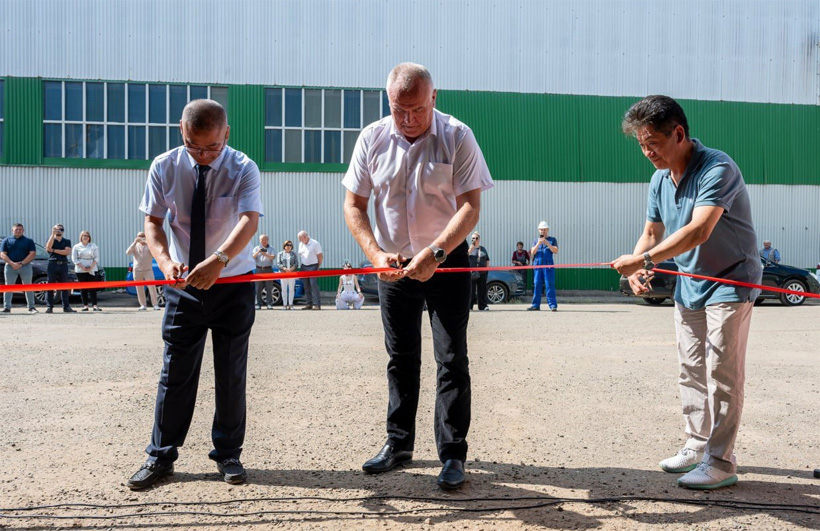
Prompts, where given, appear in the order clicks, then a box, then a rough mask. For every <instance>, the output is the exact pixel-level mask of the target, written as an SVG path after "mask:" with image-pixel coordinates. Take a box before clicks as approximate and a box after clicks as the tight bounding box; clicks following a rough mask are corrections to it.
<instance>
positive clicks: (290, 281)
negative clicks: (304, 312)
mask: <svg viewBox="0 0 820 531" xmlns="http://www.w3.org/2000/svg"><path fill="white" fill-rule="evenodd" d="M276 266H277V267H278V268H279V271H281V272H282V273H292V272H293V271H296V270H297V269H298V268H299V259H298V258H297V257H296V253H295V252H294V251H293V242H292V241H290V240H288V241H286V242H285V243H284V245H282V250H281V251H279V253H277V255H276ZM279 285H280V286H281V287H282V305H283V306H284V307H285V309H286V310H292V309H293V295H294V292H295V291H296V279H295V278H283V279H281V280H280V281H279Z"/></svg>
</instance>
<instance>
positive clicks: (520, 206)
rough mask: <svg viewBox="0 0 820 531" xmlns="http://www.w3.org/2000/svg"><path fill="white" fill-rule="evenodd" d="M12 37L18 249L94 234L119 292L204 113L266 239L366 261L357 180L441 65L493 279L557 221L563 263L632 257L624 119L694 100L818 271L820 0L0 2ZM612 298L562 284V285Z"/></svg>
mask: <svg viewBox="0 0 820 531" xmlns="http://www.w3.org/2000/svg"><path fill="white" fill-rule="evenodd" d="M0 26H2V33H0V43H1V44H0V189H2V191H3V192H2V198H1V199H0V232H3V231H5V230H8V228H10V227H11V224H12V223H13V222H17V221H20V222H22V223H24V224H25V226H26V234H27V235H28V236H29V237H32V238H34V239H35V241H37V242H39V243H44V242H45V240H46V239H47V237H48V234H49V231H50V227H51V226H52V225H53V224H54V223H56V222H61V223H63V224H64V225H65V226H66V230H67V236H68V237H69V238H70V239H71V240H72V241H75V240H76V239H77V235H78V234H79V232H80V231H81V230H89V231H90V232H91V234H92V235H93V239H94V241H95V242H96V243H97V244H98V245H99V247H100V250H101V253H102V265H103V266H105V268H106V272H107V276H108V278H109V279H117V278H124V276H125V269H126V266H127V264H128V258H127V257H126V255H125V253H124V251H125V249H126V247H127V246H128V244H129V243H130V242H131V241H132V240H133V238H134V235H135V234H136V232H137V231H138V230H139V229H140V228H141V227H142V214H141V213H140V212H139V211H138V209H137V207H138V204H139V202H140V199H141V197H142V194H143V190H144V185H145V180H146V176H147V169H148V167H149V165H150V163H151V159H152V158H153V157H154V156H156V155H158V154H160V153H162V152H164V151H166V150H167V149H170V148H173V147H175V146H177V145H179V144H180V143H181V141H180V136H179V132H178V127H177V125H178V121H179V116H180V113H181V110H182V108H183V106H184V105H185V103H186V102H187V101H189V100H190V99H193V98H199V97H210V98H213V99H216V100H217V101H220V102H222V103H223V105H225V106H226V108H227V111H228V119H229V123H230V126H231V136H230V141H229V144H230V145H231V146H233V147H234V148H236V149H239V150H241V151H244V152H245V153H247V154H248V155H249V156H250V157H251V158H252V159H254V160H255V161H256V162H257V164H258V165H259V167H260V170H261V171H262V193H263V200H264V205H265V210H266V212H265V216H264V218H263V219H262V220H261V222H260V232H264V233H267V234H269V235H270V236H271V241H272V242H273V243H274V244H275V245H277V244H278V245H281V242H282V241H284V240H286V239H291V240H295V239H296V233H297V232H298V231H299V230H300V229H304V230H306V231H308V232H309V233H310V235H311V236H312V237H314V238H316V239H317V240H318V241H320V242H321V244H322V246H323V248H324V250H325V266H326V267H334V268H335V267H339V266H340V265H341V263H342V261H343V260H344V259H350V260H352V261H354V263H355V262H358V261H359V260H361V259H363V258H364V257H363V254H362V252H361V251H360V250H359V248H358V246H357V245H356V243H355V241H354V240H353V238H352V237H351V236H350V235H349V233H348V230H347V228H346V226H345V223H344V219H343V215H342V201H343V197H344V188H343V187H342V186H341V184H340V181H341V178H342V176H343V173H344V171H345V170H346V167H347V162H348V160H349V156H350V152H351V149H352V146H353V143H354V142H355V139H356V137H357V135H358V133H359V131H360V130H361V129H362V127H364V126H365V125H367V124H368V123H369V122H371V121H374V120H376V119H378V118H380V117H381V116H385V115H386V114H387V113H388V110H387V99H386V96H385V93H384V84H385V79H386V77H387V74H388V72H389V70H390V69H391V68H392V67H393V66H394V65H395V64H396V63H399V62H403V61H413V62H418V63H422V64H424V65H426V66H427V67H428V68H429V69H430V71H431V73H432V75H433V78H434V80H435V83H436V86H437V88H438V91H439V92H438V100H437V106H438V108H439V109H440V110H441V111H443V112H445V113H449V114H452V115H454V116H455V117H457V118H458V119H460V120H462V121H463V122H465V123H466V124H468V125H469V126H470V127H472V129H473V131H474V132H475V136H476V138H477V139H478V142H479V144H480V146H481V148H482V150H483V152H484V154H485V157H486V159H487V162H488V164H489V167H490V170H491V172H492V175H493V178H494V179H495V182H496V186H495V188H493V189H492V190H490V191H489V192H487V193H485V194H483V196H482V198H483V204H482V215H481V220H480V222H479V225H478V227H477V229H478V230H479V231H480V232H481V234H482V240H483V244H484V245H485V247H487V249H488V251H489V254H490V257H491V263H492V265H505V264H508V263H509V260H510V255H511V254H512V251H513V249H514V247H515V242H516V241H518V240H523V241H524V242H525V243H526V244H527V245H529V244H530V243H531V242H532V240H533V239H534V237H535V236H536V234H537V231H536V230H535V227H536V226H537V224H538V222H539V221H541V220H546V221H547V222H548V223H549V224H550V227H551V235H552V236H555V237H556V238H557V239H558V243H559V247H560V254H559V255H558V257H557V258H558V262H559V263H564V264H567V263H588V262H605V261H610V260H612V259H614V258H616V257H617V256H619V255H621V254H624V253H627V252H631V250H632V247H633V246H634V243H635V240H636V239H637V236H638V235H639V232H640V230H641V228H642V227H643V223H644V220H645V205H646V192H647V185H648V182H649V178H650V176H651V175H652V172H653V168H652V166H651V164H650V163H649V162H648V161H647V160H645V159H644V158H643V156H642V155H641V153H640V150H639V149H638V146H637V144H636V142H635V140H634V139H632V138H628V137H625V136H624V135H623V134H622V133H621V132H620V120H621V117H622V116H623V113H624V112H625V111H626V109H627V108H628V107H629V106H630V105H631V104H632V103H633V102H634V101H636V100H637V99H639V98H641V97H643V96H645V95H648V94H668V95H670V96H672V97H674V98H676V99H678V100H679V101H681V103H682V105H683V107H684V109H685V111H686V112H687V115H688V117H689V123H690V127H691V130H692V134H693V136H694V137H696V138H699V139H700V140H702V141H703V142H704V144H706V145H707V146H710V147H714V148H718V149H721V150H723V151H726V152H727V153H728V154H729V155H731V156H732V157H733V158H734V159H735V160H736V162H737V163H738V165H739V166H740V168H741V170H742V171H743V174H744V177H745V180H746V183H747V184H748V185H749V189H750V194H751V197H752V202H753V209H754V210H753V215H754V219H755V224H756V229H757V233H758V236H759V239H760V240H761V242H762V240H763V239H764V238H766V239H770V240H772V241H773V242H774V245H775V246H776V247H778V248H779V249H780V251H781V253H782V254H783V262H784V263H787V264H790V265H794V266H798V267H804V268H809V267H812V268H813V267H814V266H815V265H816V264H817V263H818V261H820V208H818V205H820V148H819V147H818V146H820V107H819V105H820V54H819V53H818V52H819V51H820V48H818V46H820V33H819V32H818V31H819V30H818V28H820V3H818V2H817V1H816V0H794V1H789V2H782V1H775V0H771V1H759V0H758V1H748V0H745V1H744V0H723V1H718V2H700V1H699V2H655V1H648V0H641V1H636V0H575V1H541V0H509V1H506V0H496V1H489V0H470V1H466V0H453V1H446V2H441V1H432V0H415V1H402V2H400V1H391V0H279V1H274V2H271V1H266V0H235V1H214V0H0ZM3 233H4V232H3ZM4 234H5V233H4ZM333 282H334V283H335V280H333ZM333 285H334V286H335V284H333ZM616 286H617V274H615V273H614V272H612V271H609V270H605V269H599V270H590V269H577V270H561V271H559V272H558V287H559V289H616ZM331 289H332V288H331Z"/></svg>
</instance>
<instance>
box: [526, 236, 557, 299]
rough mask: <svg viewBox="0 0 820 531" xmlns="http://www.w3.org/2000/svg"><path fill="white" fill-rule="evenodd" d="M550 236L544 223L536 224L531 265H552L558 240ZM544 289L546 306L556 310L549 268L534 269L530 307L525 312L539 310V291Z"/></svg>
mask: <svg viewBox="0 0 820 531" xmlns="http://www.w3.org/2000/svg"><path fill="white" fill-rule="evenodd" d="M549 234H550V226H549V225H547V222H546V221H542V222H541V223H539V224H538V239H537V240H535V241H534V242H533V244H532V249H530V255H531V256H532V264H533V265H552V264H554V263H555V262H553V259H552V257H553V255H556V254H558V240H556V239H555V238H553V237H552V236H550V235H549ZM542 289H546V292H547V304H548V305H549V307H550V310H552V311H553V312H554V311H556V310H557V309H558V301H557V300H556V298H555V269H553V268H551V267H547V268H540V269H536V270H535V272H534V274H533V286H532V306H530V307H529V308H527V310H540V309H541V290H542Z"/></svg>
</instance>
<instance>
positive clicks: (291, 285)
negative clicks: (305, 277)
mask: <svg viewBox="0 0 820 531" xmlns="http://www.w3.org/2000/svg"><path fill="white" fill-rule="evenodd" d="M279 282H280V283H281V284H280V285H281V287H282V304H283V305H285V306H293V294H294V292H295V291H296V279H295V278H283V279H281V280H279Z"/></svg>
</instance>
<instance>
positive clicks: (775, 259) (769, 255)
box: [760, 240, 780, 264]
mask: <svg viewBox="0 0 820 531" xmlns="http://www.w3.org/2000/svg"><path fill="white" fill-rule="evenodd" d="M760 258H762V259H763V260H765V261H766V262H772V263H775V264H777V263H780V251H778V250H777V249H775V248H774V247H772V242H771V241H770V240H763V249H761V250H760Z"/></svg>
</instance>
